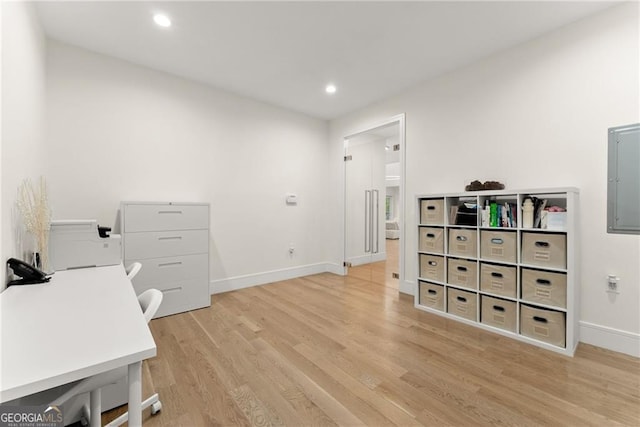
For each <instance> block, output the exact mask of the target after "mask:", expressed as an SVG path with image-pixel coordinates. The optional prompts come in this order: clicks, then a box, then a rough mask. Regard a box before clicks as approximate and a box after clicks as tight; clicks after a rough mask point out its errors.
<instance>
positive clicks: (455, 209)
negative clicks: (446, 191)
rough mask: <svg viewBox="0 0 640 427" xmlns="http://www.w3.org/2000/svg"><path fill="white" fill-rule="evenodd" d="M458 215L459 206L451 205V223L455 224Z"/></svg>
mask: <svg viewBox="0 0 640 427" xmlns="http://www.w3.org/2000/svg"><path fill="white" fill-rule="evenodd" d="M457 216H458V206H451V209H449V224H455V223H456V217H457Z"/></svg>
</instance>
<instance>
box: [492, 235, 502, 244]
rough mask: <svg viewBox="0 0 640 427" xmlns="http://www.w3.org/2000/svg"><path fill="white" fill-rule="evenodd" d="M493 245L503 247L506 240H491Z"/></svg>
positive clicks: (495, 238)
mask: <svg viewBox="0 0 640 427" xmlns="http://www.w3.org/2000/svg"><path fill="white" fill-rule="evenodd" d="M491 243H494V244H496V245H501V244H503V243H504V240H502V239H501V238H499V237H494V238H493V239H491Z"/></svg>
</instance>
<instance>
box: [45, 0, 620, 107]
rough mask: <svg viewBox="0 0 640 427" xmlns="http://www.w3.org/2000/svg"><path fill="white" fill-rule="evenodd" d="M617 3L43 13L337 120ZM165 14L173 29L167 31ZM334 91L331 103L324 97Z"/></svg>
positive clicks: (217, 82) (237, 88)
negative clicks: (162, 21)
mask: <svg viewBox="0 0 640 427" xmlns="http://www.w3.org/2000/svg"><path fill="white" fill-rule="evenodd" d="M611 5H612V2H611V1H604V2H594V1H585V2H583V1H569V2H551V1H542V2H541V1H532V2H514V1H498V2H482V1H471V2H455V1H441V2H435V1H428V2H365V1H357V2H308V1H303V2H264V1H261V2H186V1H174V2H154V1H134V2H112V1H102V2H100V1H89V2H78V1H72V2H59V1H53V2H51V1H50V2H41V3H39V4H38V6H37V9H38V13H39V15H40V18H41V21H42V24H43V27H44V30H45V32H46V34H47V35H48V36H49V37H51V38H53V39H56V40H60V41H63V42H66V43H70V44H73V45H76V46H81V47H84V48H86V49H90V50H93V51H96V52H100V53H103V54H106V55H111V56H114V57H118V58H122V59H125V60H127V61H131V62H133V63H136V64H140V65H144V66H147V67H150V68H154V69H158V70H162V71H166V72H169V73H173V74H176V75H179V76H183V77H186V78H188V79H192V80H196V81H199V82H203V83H206V84H209V85H211V86H214V87H217V88H221V89H225V90H229V91H232V92H235V93H238V94H241V95H245V96H248V97H251V98H254V99H258V100H262V101H265V102H268V103H270V104H274V105H278V106H281V107H284V108H288V109H292V110H295V111H300V112H303V113H306V114H309V115H311V116H315V117H319V118H323V119H332V118H336V117H339V116H341V115H344V114H346V113H349V112H351V111H354V110H357V109H359V108H362V107H364V106H366V105H369V104H371V103H374V102H376V101H379V100H382V99H384V98H387V97H389V96H391V95H394V94H397V93H399V92H401V91H402V90H404V89H407V88H408V87H410V86H412V85H415V84H417V83H419V82H422V81H425V80H428V79H431V78H433V77H435V76H437V75H440V74H442V73H444V72H446V71H449V70H452V69H455V68H458V67H461V66H463V65H465V64H469V63H471V62H473V61H476V60H478V59H480V58H483V57H486V56H487V55H490V54H492V53H494V52H497V51H499V50H502V49H505V48H509V47H511V46H514V45H517V44H519V43H522V42H524V41H527V40H530V39H532V38H535V37H537V36H539V35H541V34H543V33H546V32H548V31H551V30H553V29H555V28H558V27H561V26H563V25H566V24H568V23H570V22H573V21H576V20H578V19H580V18H583V17H585V16H587V15H590V14H593V13H596V12H598V11H600V10H602V9H604V8H606V7H609V6H611ZM158 11H162V12H165V13H166V14H168V15H169V16H170V17H171V19H172V21H173V25H172V27H171V28H169V29H161V28H159V27H157V26H155V24H153V22H152V15H153V14H154V13H155V12H158ZM328 82H333V83H335V85H336V86H337V87H338V92H337V93H336V94H334V95H327V94H326V93H325V92H324V87H325V85H326V84H327V83H328Z"/></svg>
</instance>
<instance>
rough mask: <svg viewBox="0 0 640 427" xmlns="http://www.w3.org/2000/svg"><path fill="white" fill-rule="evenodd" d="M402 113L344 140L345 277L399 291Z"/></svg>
mask: <svg viewBox="0 0 640 427" xmlns="http://www.w3.org/2000/svg"><path fill="white" fill-rule="evenodd" d="M403 147H404V115H401V116H396V117H393V118H391V119H389V120H388V121H386V122H384V123H381V124H379V125H378V126H374V127H371V128H369V129H367V130H364V131H362V132H358V133H355V134H352V135H350V136H348V137H345V138H344V151H345V258H344V259H345V265H346V271H345V272H346V274H347V275H348V276H350V277H357V278H360V279H364V280H369V281H371V282H374V283H376V284H380V285H383V286H388V287H391V288H394V289H396V290H401V288H402V286H401V284H402V281H403V279H404V274H403V273H404V271H403V270H404V268H403V266H404V262H403V260H404V253H403V252H404V248H403V246H404V245H403V229H404V228H403V225H404V212H403V205H404V179H403V169H404V156H403V154H402V153H403Z"/></svg>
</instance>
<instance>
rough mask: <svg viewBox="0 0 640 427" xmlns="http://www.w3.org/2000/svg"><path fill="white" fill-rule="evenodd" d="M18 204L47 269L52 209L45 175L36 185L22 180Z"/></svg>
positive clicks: (27, 180) (24, 222)
mask: <svg viewBox="0 0 640 427" xmlns="http://www.w3.org/2000/svg"><path fill="white" fill-rule="evenodd" d="M17 205H18V211H19V212H20V215H21V216H22V222H23V224H24V227H25V229H26V230H27V231H28V232H29V233H31V235H33V237H34V238H35V240H36V245H37V251H38V252H39V253H40V262H41V263H42V265H41V266H40V267H41V268H42V269H44V270H45V271H46V270H47V268H48V267H49V257H48V252H49V251H48V247H49V228H50V224H51V209H50V208H49V198H48V195H47V183H46V182H45V180H44V177H40V180H39V182H38V183H37V184H36V185H34V184H33V183H32V182H31V180H30V179H25V180H24V181H22V184H21V185H20V187H18V200H17Z"/></svg>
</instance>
